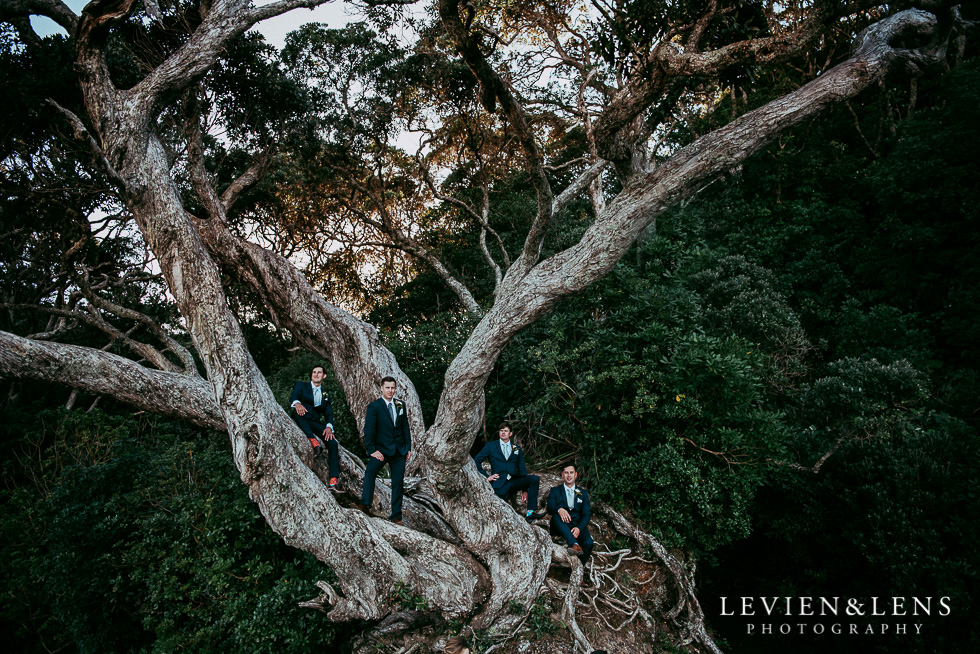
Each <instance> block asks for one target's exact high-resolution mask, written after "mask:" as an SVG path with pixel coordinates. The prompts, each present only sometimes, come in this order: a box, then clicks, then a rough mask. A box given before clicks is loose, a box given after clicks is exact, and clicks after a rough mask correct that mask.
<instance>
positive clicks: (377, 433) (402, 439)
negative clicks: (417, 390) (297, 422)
mask: <svg viewBox="0 0 980 654" xmlns="http://www.w3.org/2000/svg"><path fill="white" fill-rule="evenodd" d="M395 387H396V383H395V380H394V378H393V377H385V378H384V379H382V380H381V397H379V398H378V399H376V400H375V401H374V402H371V404H369V405H368V407H367V415H366V416H365V418H364V449H365V451H366V452H367V453H368V462H367V469H366V470H365V471H364V489H363V490H362V491H361V503H360V504H359V505H358V508H359V509H361V510H362V511H364V512H365V513H369V512H370V509H371V502H373V501H374V480H375V479H376V478H377V476H378V472H379V471H380V470H381V468H382V467H383V466H384V464H385V463H386V462H387V463H388V466H389V470H390V471H391V521H392V522H394V523H395V524H399V525H400V524H402V483H403V481H404V479H405V464H406V463H407V462H408V460H409V459H410V458H412V434H411V432H410V431H409V428H408V415H406V413H405V403H404V402H402V401H401V400H399V399H395Z"/></svg>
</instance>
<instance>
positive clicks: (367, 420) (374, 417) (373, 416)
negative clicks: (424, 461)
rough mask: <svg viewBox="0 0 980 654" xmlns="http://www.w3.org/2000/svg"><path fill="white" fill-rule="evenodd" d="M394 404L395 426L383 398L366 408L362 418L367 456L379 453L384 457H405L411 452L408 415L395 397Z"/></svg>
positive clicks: (403, 405)
mask: <svg viewBox="0 0 980 654" xmlns="http://www.w3.org/2000/svg"><path fill="white" fill-rule="evenodd" d="M392 401H393V402H394V403H395V412H396V413H397V415H396V416H395V418H396V419H395V424H392V423H391V414H390V413H388V406H387V405H386V403H385V401H384V398H381V397H379V398H378V399H376V400H375V401H374V402H371V404H369V405H368V407H367V415H365V417H364V449H365V450H366V451H367V453H368V455H371V454H373V453H374V452H381V453H382V454H384V455H385V456H395V455H401V456H405V455H406V454H408V453H409V452H411V451H412V433H411V431H410V430H409V428H408V414H407V413H406V412H405V403H404V402H402V401H401V400H399V399H398V398H397V397H396V398H395V399H393V400H392Z"/></svg>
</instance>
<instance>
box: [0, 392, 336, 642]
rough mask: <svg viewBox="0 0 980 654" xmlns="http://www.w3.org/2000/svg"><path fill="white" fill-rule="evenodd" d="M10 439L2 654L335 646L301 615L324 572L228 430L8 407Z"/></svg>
mask: <svg viewBox="0 0 980 654" xmlns="http://www.w3.org/2000/svg"><path fill="white" fill-rule="evenodd" d="M33 408H35V409H36V407H33ZM2 431H3V434H2V436H3V443H4V461H5V464H4V470H3V474H4V482H5V483H4V486H5V490H4V491H3V492H2V495H0V497H2V507H3V511H2V516H3V517H2V519H0V534H2V538H3V543H4V556H3V558H2V563H0V576H2V579H3V584H2V586H3V589H4V590H3V595H2V606H3V611H2V614H3V622H4V628H3V630H4V633H6V634H7V637H8V641H7V647H8V649H9V648H13V649H14V650H15V651H24V652H47V651H54V650H61V651H70V652H154V653H163V652H178V651H194V652H277V653H279V652H296V653H299V652H310V651H313V650H314V649H317V648H322V647H326V646H328V645H329V644H330V643H331V642H332V641H333V640H334V638H335V637H336V635H337V633H338V631H337V630H338V627H337V626H336V625H333V624H331V623H330V622H328V621H327V620H326V619H325V618H324V617H323V616H322V615H321V614H319V613H316V612H313V611H309V610H304V609H300V608H299V606H298V603H299V602H300V601H303V600H306V599H310V598H311V597H314V596H316V595H317V593H318V591H317V589H316V586H315V585H314V584H315V582H316V581H317V580H319V579H323V578H324V575H329V571H328V570H326V569H325V568H324V567H323V565H322V564H320V563H319V562H318V561H317V560H316V559H314V558H313V557H312V556H310V555H308V554H304V553H302V552H299V551H298V550H295V549H292V548H289V547H287V546H286V545H284V544H283V542H282V539H281V538H280V537H279V536H278V535H276V534H275V533H273V532H272V530H271V529H269V527H268V526H267V525H266V523H265V521H264V520H263V519H262V516H261V515H260V514H259V512H258V509H257V508H256V506H255V504H254V503H253V502H252V501H251V500H250V499H249V497H248V493H247V490H246V488H245V486H244V485H243V484H242V483H241V481H240V480H239V479H238V474H237V471H236V470H235V467H234V464H233V463H232V459H231V454H230V452H229V451H228V450H229V446H228V442H227V439H226V438H225V437H224V436H222V435H220V434H213V433H197V432H193V431H189V430H187V429H185V428H183V427H181V426H178V425H173V424H170V423H166V422H163V421H158V420H155V419H152V418H150V419H147V418H139V417H136V418H134V417H132V416H128V415H125V414H113V413H105V412H102V411H99V410H95V411H92V412H89V413H85V412H80V411H72V412H65V411H63V410H51V409H43V410H40V411H37V410H7V411H5V412H4V415H3V427H2Z"/></svg>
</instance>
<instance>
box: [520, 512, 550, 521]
mask: <svg viewBox="0 0 980 654" xmlns="http://www.w3.org/2000/svg"><path fill="white" fill-rule="evenodd" d="M545 515H547V514H545V513H535V512H534V511H528V512H527V515H525V516H524V519H525V520H527V521H528V522H531V521H533V520H540V519H541V518H543V517H545Z"/></svg>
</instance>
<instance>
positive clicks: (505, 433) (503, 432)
mask: <svg viewBox="0 0 980 654" xmlns="http://www.w3.org/2000/svg"><path fill="white" fill-rule="evenodd" d="M498 433H499V434H500V440H502V441H503V442H505V443H507V442H509V441H510V436H511V433H510V427H501V428H500V431H499V432H498Z"/></svg>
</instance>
